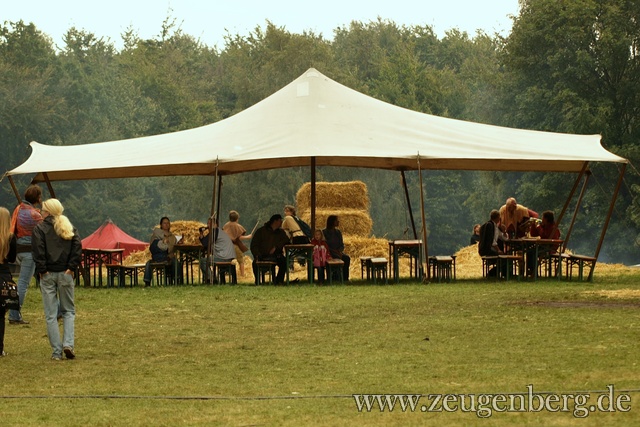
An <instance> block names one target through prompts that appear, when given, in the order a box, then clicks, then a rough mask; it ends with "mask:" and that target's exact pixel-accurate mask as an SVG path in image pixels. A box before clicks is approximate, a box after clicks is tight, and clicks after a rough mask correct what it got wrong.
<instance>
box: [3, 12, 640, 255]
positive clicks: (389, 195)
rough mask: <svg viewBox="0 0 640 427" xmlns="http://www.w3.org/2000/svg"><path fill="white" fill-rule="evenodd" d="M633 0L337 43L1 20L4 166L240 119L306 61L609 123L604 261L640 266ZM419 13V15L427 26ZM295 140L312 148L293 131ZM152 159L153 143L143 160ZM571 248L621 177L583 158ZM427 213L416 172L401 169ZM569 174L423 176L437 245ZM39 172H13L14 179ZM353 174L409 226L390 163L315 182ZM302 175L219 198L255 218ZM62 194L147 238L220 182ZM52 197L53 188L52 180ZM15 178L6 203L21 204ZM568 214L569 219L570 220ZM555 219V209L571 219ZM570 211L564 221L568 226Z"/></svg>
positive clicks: (468, 112) (445, 110)
mask: <svg viewBox="0 0 640 427" xmlns="http://www.w3.org/2000/svg"><path fill="white" fill-rule="evenodd" d="M639 15H640V4H639V3H637V2H619V1H616V0H585V1H582V2H579V3H577V2H570V1H557V0H521V2H520V11H519V13H518V15H517V16H515V17H514V25H513V28H512V31H511V33H510V34H509V35H507V36H499V35H489V34H486V33H483V32H477V33H476V34H474V35H472V36H470V35H469V34H467V33H466V32H460V31H458V30H455V29H452V30H450V31H448V32H447V33H446V34H445V36H443V37H441V38H439V37H438V36H436V34H435V32H434V31H433V29H432V28H431V27H430V26H428V25H423V26H404V25H398V24H396V23H394V22H393V21H389V20H385V19H381V18H379V19H378V20H376V21H371V22H366V23H363V22H358V21H353V22H351V23H349V24H348V25H344V26H341V27H338V28H336V29H335V30H334V34H333V37H332V39H331V40H329V39H327V38H325V37H323V36H322V35H319V34H315V33H313V32H311V31H305V32H303V33H302V34H296V33H291V32H289V31H287V29H286V28H284V27H280V26H277V25H276V24H274V23H272V22H269V21H267V22H266V24H265V25H264V27H260V26H258V27H256V28H255V30H253V31H252V32H250V33H249V34H246V35H241V34H227V35H226V36H225V39H224V40H225V41H224V45H223V46H222V47H217V46H214V47H211V46H207V45H204V44H203V43H201V42H200V41H199V40H198V39H196V38H194V37H193V36H191V35H189V34H185V33H184V32H183V31H182V30H181V29H180V28H179V26H177V25H176V19H174V18H172V17H168V18H167V19H166V20H165V21H164V22H163V23H162V24H161V31H160V33H159V36H157V37H156V38H153V39H141V38H140V37H138V36H137V35H136V34H135V33H134V32H133V31H128V30H127V31H125V32H124V33H123V34H122V35H121V37H122V41H123V44H122V45H123V47H122V48H121V49H119V50H118V49H116V48H115V47H114V44H113V42H111V41H110V40H109V39H105V38H103V37H100V36H99V35H95V34H92V33H90V32H88V31H85V30H78V29H76V28H70V29H69V30H68V31H67V33H66V34H65V37H64V45H63V46H56V45H54V43H53V42H52V40H51V38H50V37H49V36H47V35H46V34H44V33H42V32H41V31H40V30H38V28H37V23H25V22H22V21H19V22H4V23H3V24H2V26H0V101H1V102H0V141H1V144H2V147H3V156H2V157H1V160H0V161H1V163H0V169H1V170H2V171H6V170H10V169H13V168H14V167H16V166H18V165H19V164H21V163H22V162H23V161H24V160H25V159H26V158H27V157H28V155H29V152H30V150H29V148H28V143H29V142H30V141H33V140H35V141H38V142H40V143H44V144H50V145H69V144H86V143H91V142H101V141H111V140H118V139H125V138H135V137H139V136H146V135H155V134H161V133H167V132H174V131H179V130H185V129H189V128H193V127H197V126H202V125H205V124H209V123H213V122H216V121H219V120H222V119H225V118H227V117H230V116H232V115H233V114H236V113H238V112H240V111H242V110H244V109H246V108H248V107H250V106H252V105H253V104H255V103H257V102H259V101H261V100H262V99H264V98H266V97H267V96H269V95H271V94H272V93H274V92H276V91H277V90H279V89H280V88H282V87H283V86H285V85H286V84H288V83H290V82H291V81H292V80H294V79H295V78H297V77H298V76H299V75H300V74H302V73H303V72H304V71H305V70H307V69H308V68H309V67H314V68H317V69H318V70H320V71H321V72H322V73H323V74H325V75H327V76H328V77H330V78H332V79H334V80H336V81H338V82H340V83H341V84H344V85H345V86H348V87H350V88H352V89H355V90H357V91H359V92H362V93H365V94H367V95H370V96H372V97H375V98H377V99H380V100H383V101H386V102H389V103H392V104H395V105H398V106H401V107H405V108H409V109H412V110H416V111H420V112H424V113H429V114H435V115H438V116H443V117H450V118H456V119H462V120H470V121H475V122H481V123H490V124H495V125H500V126H510V127H518V128H525V129H535V130H544V131H554V132H568V133H578V134H601V135H602V141H603V145H604V146H605V148H607V149H608V150H610V151H612V152H614V153H616V154H618V155H620V156H622V157H625V158H628V159H630V161H631V163H632V167H630V168H628V172H627V174H626V177H625V180H624V184H623V186H622V189H621V193H620V196H619V199H618V202H617V204H616V208H615V210H614V215H613V218H612V222H611V225H610V228H609V231H608V233H607V238H606V240H605V245H604V247H603V251H602V255H601V256H602V258H603V259H604V260H607V261H616V262H625V263H633V264H635V263H638V259H639V256H638V255H639V254H640V199H639V198H638V193H639V190H640V187H639V184H640V182H639V181H640V179H639V177H638V173H637V171H636V170H635V168H634V167H633V164H634V163H637V162H636V159H638V158H640V144H639V142H638V140H639V139H638V136H639V133H640V127H639V126H638V120H637V118H638V116H639V115H638V110H639V109H640V70H639V63H638V54H639V46H638V41H639V40H640V19H639V18H640V16H639ZM427 18H428V17H425V21H426V20H427ZM300 143H304V141H301V142H300ZM153 155H154V153H149V156H153ZM591 170H592V172H593V175H592V179H591V181H590V185H589V187H588V189H587V193H586V195H585V197H584V201H583V204H582V207H581V209H580V211H579V214H578V220H577V224H576V228H575V229H574V231H573V233H572V238H571V240H572V242H571V244H570V247H571V249H572V250H574V251H575V252H579V253H584V254H587V255H589V254H592V253H593V252H594V250H595V243H596V240H597V237H598V236H599V231H600V229H601V227H602V225H603V222H604V219H605V216H606V212H607V209H608V207H609V202H610V200H611V193H612V191H613V183H614V182H615V179H616V177H617V174H618V171H617V170H616V168H615V166H613V165H611V164H593V165H591ZM406 178H407V184H408V187H409V193H410V194H412V195H413V199H412V200H411V208H412V210H413V214H414V217H415V218H420V205H419V202H420V200H419V197H418V196H419V194H420V189H419V177H418V175H417V173H413V172H409V173H407V175H406ZM574 178H575V176H574V175H571V174H562V173H548V174H539V173H516V172H479V171H426V172H423V180H424V188H425V196H426V198H425V212H426V216H427V223H428V231H429V249H430V252H431V253H434V254H435V253H442V254H446V253H452V252H454V251H456V250H457V249H458V248H460V247H461V246H464V245H465V244H466V243H468V238H469V235H470V234H471V229H472V226H473V224H475V223H481V222H484V221H486V220H487V219H488V214H489V211H490V210H491V209H493V208H499V207H500V206H501V205H502V204H503V203H504V201H505V200H506V198H507V197H509V196H514V197H516V198H517V199H518V201H519V202H520V203H522V204H524V205H525V206H528V207H529V208H531V209H534V210H536V211H538V212H542V211H543V210H547V209H551V210H554V211H556V212H557V213H559V212H560V210H561V208H562V207H563V205H564V202H565V199H566V197H567V195H568V193H569V190H570V188H571V185H572V183H573V180H574ZM30 179H31V177H17V179H16V182H17V184H18V187H19V189H20V191H23V190H24V188H26V186H27V184H28V181H29V180H30ZM352 179H359V180H362V181H364V182H365V183H366V184H367V186H368V189H369V197H370V199H371V210H370V214H371V217H372V218H373V221H374V230H373V232H374V234H375V235H376V236H377V237H385V236H386V237H389V238H402V237H412V230H411V224H410V216H409V213H408V211H407V210H408V204H407V201H406V200H405V198H404V192H403V191H402V189H401V184H400V182H401V178H400V175H399V174H398V173H395V172H390V171H378V170H368V169H356V168H331V167H323V168H319V170H318V180H325V181H347V180H352ZM308 181H309V171H308V170H306V169H304V168H293V169H285V170H268V171H261V172H250V173H242V174H237V175H231V176H225V177H223V178H222V184H223V191H222V199H221V203H220V206H221V210H222V212H226V211H228V210H230V209H235V210H238V211H239V212H240V213H241V216H242V218H241V222H244V223H246V224H247V228H250V226H252V225H253V224H254V223H255V222H256V221H265V220H266V219H268V217H269V216H270V215H271V214H272V213H275V212H280V211H281V210H282V207H283V206H284V205H285V204H289V203H294V202H295V195H296V192H297V190H298V189H299V187H300V186H301V185H302V184H303V183H304V182H308ZM54 187H55V190H56V195H57V196H58V198H60V199H61V200H62V202H63V204H64V205H65V207H66V212H67V213H68V214H69V217H70V218H71V219H72V221H73V222H74V225H76V226H77V227H78V229H79V230H80V233H81V236H86V235H88V234H90V233H91V232H93V231H94V230H95V229H96V228H98V227H99V226H100V225H101V223H102V222H103V221H104V220H106V219H107V218H110V219H112V220H113V221H114V222H115V223H116V224H118V225H119V226H120V227H121V228H123V229H124V230H125V231H126V232H128V233H129V234H131V235H133V236H135V237H137V238H139V239H142V240H146V239H147V237H148V235H149V234H150V232H151V229H152V227H153V226H154V225H155V224H156V222H157V221H158V220H159V218H160V217H161V216H163V215H167V216H169V217H170V218H172V219H184V220H200V221H203V220H204V219H205V218H206V217H207V215H208V213H209V210H210V207H211V203H212V200H211V199H212V190H213V178H212V177H170V178H137V179H119V180H94V181H87V182H76V181H69V182H56V183H54ZM45 193H46V191H45ZM15 203H16V200H15V197H14V195H13V193H12V190H11V188H10V186H9V185H8V183H7V182H6V180H5V181H3V185H0V205H3V206H7V207H9V208H11V207H13V206H14V205H15ZM567 221H568V220H567ZM563 223H564V221H563ZM567 224H568V222H567V223H564V224H563V225H564V226H565V228H566V227H567ZM561 228H562V225H561Z"/></svg>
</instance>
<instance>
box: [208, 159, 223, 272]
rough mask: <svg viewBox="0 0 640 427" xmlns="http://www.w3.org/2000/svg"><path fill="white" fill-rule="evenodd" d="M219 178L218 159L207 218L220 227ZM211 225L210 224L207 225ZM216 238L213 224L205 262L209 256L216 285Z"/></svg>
mask: <svg viewBox="0 0 640 427" xmlns="http://www.w3.org/2000/svg"><path fill="white" fill-rule="evenodd" d="M218 180H219V178H218V159H217V158H216V170H215V173H214V175H213V194H212V195H211V215H210V216H209V218H207V222H209V219H212V221H213V220H215V221H216V224H217V225H218V226H220V223H219V222H218V217H217V215H216V213H217V211H218V209H219V206H218V203H219V201H220V196H219V194H220V184H219V181H218ZM207 225H209V224H207ZM215 238H216V234H215V230H214V229H213V224H212V228H211V230H209V244H208V245H207V246H208V247H207V254H206V255H205V260H207V259H209V256H211V267H210V270H209V269H207V273H210V274H211V283H216V278H215V276H214V275H213V270H214V263H215V259H214V258H213V253H214V251H213V247H214V245H215V242H214V239H215ZM205 265H206V261H205ZM205 279H206V277H205Z"/></svg>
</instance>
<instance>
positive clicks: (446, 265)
mask: <svg viewBox="0 0 640 427" xmlns="http://www.w3.org/2000/svg"><path fill="white" fill-rule="evenodd" d="M453 262H454V261H453V257H451V256H435V257H433V266H434V273H435V274H434V279H435V278H437V279H438V282H441V281H443V280H444V281H446V282H450V281H451V277H452V270H453Z"/></svg>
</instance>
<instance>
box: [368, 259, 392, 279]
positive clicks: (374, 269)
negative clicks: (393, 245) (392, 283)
mask: <svg viewBox="0 0 640 427" xmlns="http://www.w3.org/2000/svg"><path fill="white" fill-rule="evenodd" d="M370 262H371V277H372V278H373V283H378V279H380V280H382V279H384V283H385V284H386V283H389V282H388V280H387V269H388V267H389V262H388V261H387V259H386V258H371V261H370Z"/></svg>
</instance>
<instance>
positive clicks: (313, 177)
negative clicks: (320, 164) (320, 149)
mask: <svg viewBox="0 0 640 427" xmlns="http://www.w3.org/2000/svg"><path fill="white" fill-rule="evenodd" d="M310 207H311V233H315V231H316V158H315V157H312V158H311V206H310ZM312 235H313V234H312Z"/></svg>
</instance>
